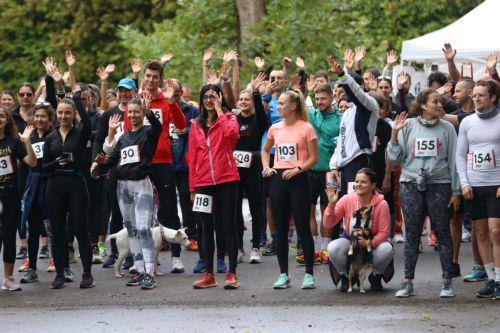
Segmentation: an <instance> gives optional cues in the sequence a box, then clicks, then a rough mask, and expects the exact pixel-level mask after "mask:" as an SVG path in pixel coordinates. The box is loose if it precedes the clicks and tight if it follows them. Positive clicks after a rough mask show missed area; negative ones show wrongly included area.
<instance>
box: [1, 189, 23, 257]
mask: <svg viewBox="0 0 500 333" xmlns="http://www.w3.org/2000/svg"><path fill="white" fill-rule="evenodd" d="M0 203H1V204H2V210H1V213H0V225H1V229H0V250H1V249H2V243H3V262H4V263H8V264H13V263H14V262H15V261H16V231H17V227H18V226H19V221H21V199H20V198H19V195H18V194H17V193H11V194H9V196H8V197H4V198H0Z"/></svg>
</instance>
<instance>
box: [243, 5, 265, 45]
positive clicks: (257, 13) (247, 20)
mask: <svg viewBox="0 0 500 333" xmlns="http://www.w3.org/2000/svg"><path fill="white" fill-rule="evenodd" d="M236 9H237V10H238V19H239V25H240V31H239V33H240V42H243V43H244V41H245V39H247V37H249V36H250V35H251V33H250V31H249V30H248V28H249V27H251V26H252V25H255V24H257V23H258V22H259V21H260V20H261V19H262V17H264V15H265V14H266V10H265V7H264V0H236Z"/></svg>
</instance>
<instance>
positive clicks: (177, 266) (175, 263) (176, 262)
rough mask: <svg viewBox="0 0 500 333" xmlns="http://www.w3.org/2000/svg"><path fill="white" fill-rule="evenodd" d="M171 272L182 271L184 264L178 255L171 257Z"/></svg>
mask: <svg viewBox="0 0 500 333" xmlns="http://www.w3.org/2000/svg"><path fill="white" fill-rule="evenodd" d="M170 272H171V273H184V265H183V264H182V260H181V258H180V257H173V258H172V270H171V271H170Z"/></svg>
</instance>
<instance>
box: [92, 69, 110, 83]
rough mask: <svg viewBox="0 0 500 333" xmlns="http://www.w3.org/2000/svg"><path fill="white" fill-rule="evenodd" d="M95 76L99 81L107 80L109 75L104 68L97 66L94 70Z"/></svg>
mask: <svg viewBox="0 0 500 333" xmlns="http://www.w3.org/2000/svg"><path fill="white" fill-rule="evenodd" d="M95 73H96V74H97V76H98V77H99V79H100V80H101V81H107V80H108V77H109V73H108V72H106V69H105V68H104V67H99V68H97V70H96V72H95Z"/></svg>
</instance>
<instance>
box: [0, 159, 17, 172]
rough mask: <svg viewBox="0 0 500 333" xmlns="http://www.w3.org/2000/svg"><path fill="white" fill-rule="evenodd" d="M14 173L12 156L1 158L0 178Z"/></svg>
mask: <svg viewBox="0 0 500 333" xmlns="http://www.w3.org/2000/svg"><path fill="white" fill-rule="evenodd" d="M13 172H14V168H13V167H12V160H11V158H10V155H7V156H2V157H0V176H5V175H8V174H11V173H13Z"/></svg>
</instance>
